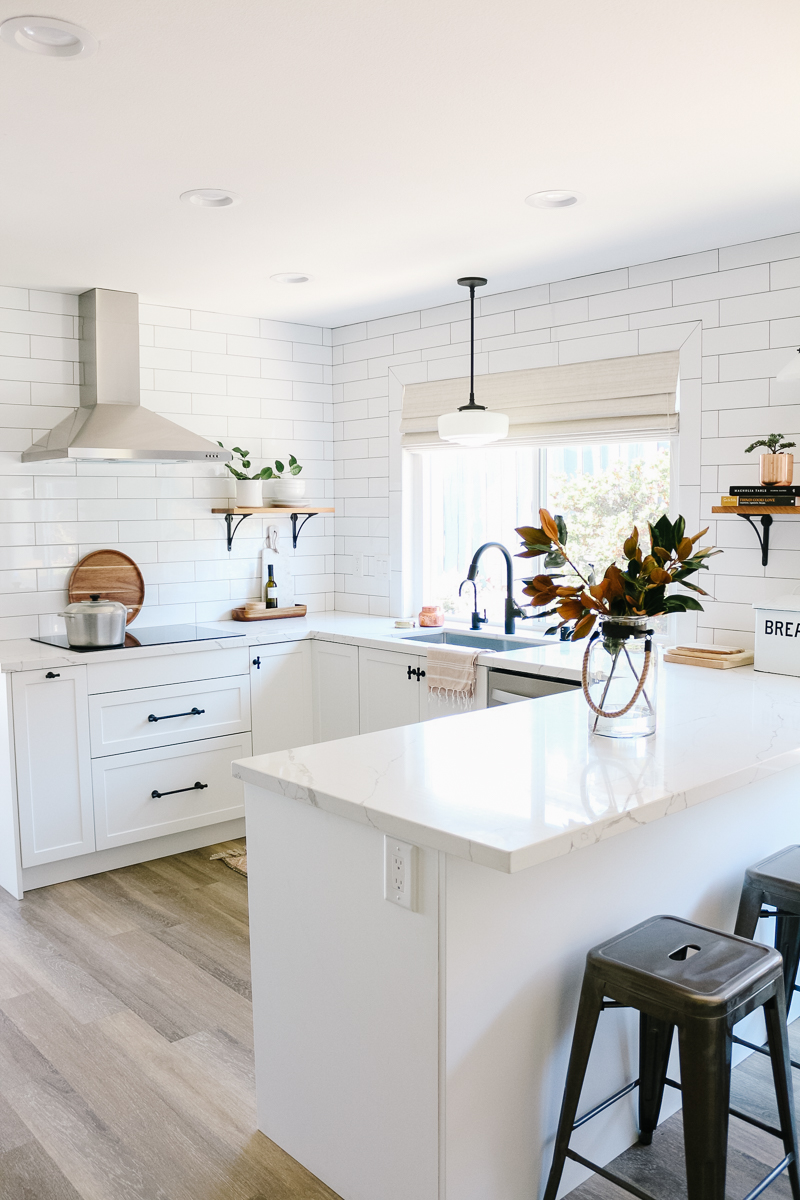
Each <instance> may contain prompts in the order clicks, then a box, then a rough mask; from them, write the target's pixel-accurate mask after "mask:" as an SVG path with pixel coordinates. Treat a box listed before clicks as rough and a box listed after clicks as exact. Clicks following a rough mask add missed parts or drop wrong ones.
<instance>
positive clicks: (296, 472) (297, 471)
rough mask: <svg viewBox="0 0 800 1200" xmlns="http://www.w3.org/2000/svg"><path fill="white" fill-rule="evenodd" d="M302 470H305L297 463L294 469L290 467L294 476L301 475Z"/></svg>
mask: <svg viewBox="0 0 800 1200" xmlns="http://www.w3.org/2000/svg"><path fill="white" fill-rule="evenodd" d="M302 469H303V468H302V467H298V466H297V464H296V463H295V465H294V466H293V467H290V468H289V470H290V471H291V473H292V474H293V475H299V474H300V472H301V471H302Z"/></svg>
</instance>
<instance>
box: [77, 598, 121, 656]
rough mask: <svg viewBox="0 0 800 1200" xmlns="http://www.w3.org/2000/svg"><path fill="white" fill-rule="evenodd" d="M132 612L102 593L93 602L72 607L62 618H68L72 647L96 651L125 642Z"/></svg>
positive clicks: (82, 601) (79, 603) (83, 601)
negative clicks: (103, 598)
mask: <svg viewBox="0 0 800 1200" xmlns="http://www.w3.org/2000/svg"><path fill="white" fill-rule="evenodd" d="M128 612H129V610H128V609H127V608H126V607H125V605H124V604H120V603H119V602H118V601H117V600H101V599H100V593H99V592H98V593H96V594H95V595H93V596H92V597H91V599H90V600H78V601H76V602H75V604H68V605H67V607H66V608H65V609H64V611H63V612H62V613H61V614H60V616H62V617H63V618H64V624H65V625H66V627H67V640H68V642H69V644H70V646H80V647H91V648H93V649H96V648H98V647H101V646H121V645H122V644H123V643H124V641H125V622H126V620H127V618H128Z"/></svg>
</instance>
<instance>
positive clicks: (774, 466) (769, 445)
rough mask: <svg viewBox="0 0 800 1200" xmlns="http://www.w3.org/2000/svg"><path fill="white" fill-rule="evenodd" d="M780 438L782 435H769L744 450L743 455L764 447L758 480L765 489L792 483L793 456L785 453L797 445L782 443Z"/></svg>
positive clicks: (794, 443)
mask: <svg viewBox="0 0 800 1200" xmlns="http://www.w3.org/2000/svg"><path fill="white" fill-rule="evenodd" d="M782 437H783V434H782V433H771V434H769V436H768V437H765V438H759V439H758V441H757V442H753V444H752V445H750V446H748V447H747V449H746V450H745V454H752V452H753V451H754V450H755V449H756V448H757V447H758V446H766V451H767V452H766V454H762V455H761V457H760V459H759V468H760V479H761V482H762V483H763V484H765V486H766V487H771V486H775V485H776V484H783V485H786V484H789V483H791V482H792V475H793V474H794V455H793V454H786V451H787V450H792V449H793V448H794V447H795V446H796V444H797V443H796V442H782V441H781V438H782Z"/></svg>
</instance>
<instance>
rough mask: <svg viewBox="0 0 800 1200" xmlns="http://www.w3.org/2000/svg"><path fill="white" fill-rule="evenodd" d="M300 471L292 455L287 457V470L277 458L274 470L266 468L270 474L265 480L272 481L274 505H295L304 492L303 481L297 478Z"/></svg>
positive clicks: (300, 468)
mask: <svg viewBox="0 0 800 1200" xmlns="http://www.w3.org/2000/svg"><path fill="white" fill-rule="evenodd" d="M302 469H303V468H302V467H301V466H300V464H299V463H298V461H297V459H296V458H295V456H294V455H293V454H290V455H289V466H288V469H287V468H286V467H285V466H284V465H283V463H282V462H281V461H280V460H279V459H277V458H276V459H275V470H274V471H273V470H271V468H269V467H268V468H267V470H268V471H270V474H269V475H267V476H266V478H267V479H271V480H272V481H273V482H272V492H271V496H272V499H273V500H274V502H275V503H276V504H296V503H297V501H298V500H300V499H301V498H302V497H303V495H304V494H305V490H306V485H305V481H304V480H302V479H298V478H297V476H298V475H299V474H300V472H301V471H302ZM284 472H285V474H284Z"/></svg>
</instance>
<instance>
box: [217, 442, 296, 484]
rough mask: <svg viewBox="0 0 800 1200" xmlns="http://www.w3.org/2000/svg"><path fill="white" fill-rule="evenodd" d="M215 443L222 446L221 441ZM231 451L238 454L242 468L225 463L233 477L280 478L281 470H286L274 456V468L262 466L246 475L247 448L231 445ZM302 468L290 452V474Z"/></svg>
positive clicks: (249, 464) (248, 459)
mask: <svg viewBox="0 0 800 1200" xmlns="http://www.w3.org/2000/svg"><path fill="white" fill-rule="evenodd" d="M217 445H218V446H222V442H220V441H218V442H217ZM222 448H223V450H224V449H225V447H224V446H222ZM231 451H232V453H233V454H238V455H239V460H240V462H239V466H240V467H241V468H242V469H241V470H239V469H238V467H232V466H231V464H230V463H225V466H226V467H227V468H228V470H229V471H230V473H231V475H233V476H234V478H235V479H280V478H281V477H282V475H283V472H284V471H285V470H286V467H285V466H284V464H283V463H282V462H280V461H279V460H278V459H277V458H276V459H275V466H274V468H273V467H262V468H261V470H260V471H256V473H255V475H247V474H245V472H246V471H248V470H249V469H250V467H251V466H252V463H251V462H250V451H249V450H241V449H240V448H239V447H238V446H232V447H231ZM302 469H303V468H302V467H301V466H299V465H298V462H297V459H296V458H295V456H294V455H293V454H290V455H289V473H290V474H291V475H299V474H300V472H301V471H302Z"/></svg>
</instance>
